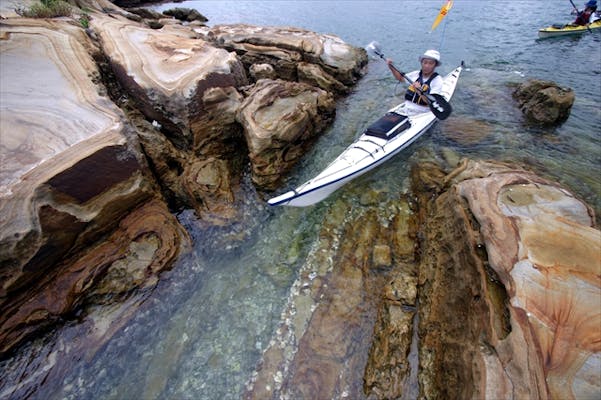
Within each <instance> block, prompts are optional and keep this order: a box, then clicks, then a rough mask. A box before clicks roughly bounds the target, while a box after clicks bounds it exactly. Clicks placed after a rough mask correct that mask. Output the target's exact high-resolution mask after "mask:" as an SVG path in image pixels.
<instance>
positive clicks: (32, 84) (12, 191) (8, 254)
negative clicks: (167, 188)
mask: <svg viewBox="0 0 601 400" xmlns="http://www.w3.org/2000/svg"><path fill="white" fill-rule="evenodd" d="M97 52H98V49H97V48H96V47H95V46H94V44H93V43H92V42H91V41H90V40H89V38H88V36H87V35H86V33H85V31H84V30H83V29H81V28H79V27H77V26H75V25H72V24H70V23H68V22H64V21H44V20H20V19H13V20H5V21H4V20H3V22H2V24H1V25H0V54H1V57H0V69H1V70H2V74H1V77H0V79H1V84H0V112H1V115H2V118H1V119H0V121H1V122H0V123H1V127H0V132H1V136H0V156H1V160H0V161H1V168H0V216H1V218H0V278H1V279H0V308H1V309H2V312H1V313H0V314H1V315H2V317H1V319H0V338H1V340H0V342H1V343H2V346H1V348H0V353H4V352H6V351H8V350H9V349H10V348H11V347H13V346H15V345H16V344H18V342H19V341H21V340H22V339H24V338H26V337H27V336H28V335H30V334H31V333H33V332H35V331H36V330H38V329H39V328H40V327H42V326H45V325H47V324H48V323H51V322H53V321H56V320H57V319H60V318H61V316H63V315H64V314H67V313H70V312H72V311H73V310H74V308H75V307H78V306H79V305H80V304H81V302H82V298H83V297H85V296H86V292H88V291H89V290H91V289H92V288H93V287H94V285H95V284H96V283H98V282H99V280H100V279H101V276H102V273H103V271H106V269H107V266H108V265H113V264H114V263H115V262H116V260H115V259H114V258H111V257H113V256H115V255H116V254H118V253H119V252H120V253H121V255H122V256H123V255H124V254H125V253H126V252H127V249H128V248H131V246H134V247H135V246H137V245H140V246H141V247H140V248H144V249H145V250H144V252H145V254H148V255H149V258H148V259H147V260H146V261H147V262H148V263H147V264H145V265H146V267H147V268H148V270H149V271H152V273H151V275H152V274H154V273H155V272H156V271H158V270H160V269H163V268H166V267H168V266H170V265H171V264H172V263H173V261H174V258H175V257H174V254H171V255H170V256H162V255H159V253H160V252H166V253H169V252H175V253H179V251H180V242H183V241H185V238H186V235H185V233H184V232H183V231H181V230H178V228H177V226H178V223H177V221H175V220H174V218H173V217H171V216H169V217H167V216H165V215H164V214H165V213H166V208H165V206H164V205H163V208H164V210H163V216H164V218H163V220H162V224H163V223H164V224H166V225H165V228H161V229H158V227H154V228H153V224H152V217H151V216H148V218H147V220H146V222H142V221H139V220H138V222H136V224H139V225H137V226H138V228H139V229H141V230H143V228H140V226H146V227H147V228H148V235H150V236H144V235H142V236H144V237H142V236H136V235H134V236H131V237H130V236H127V235H125V236H123V237H122V238H121V239H120V240H119V245H118V246H117V247H118V248H119V249H120V250H116V251H115V252H110V251H107V252H103V251H101V247H98V246H97V243H98V241H99V240H102V238H104V237H105V236H106V235H110V234H111V232H113V231H114V230H115V229H118V227H119V224H121V226H123V224H125V223H126V222H125V221H129V220H128V219H127V218H128V215H130V218H134V217H132V216H131V214H130V213H131V212H132V210H135V209H138V207H140V206H141V205H142V204H148V202H149V201H150V200H151V199H153V198H156V188H155V186H154V184H153V183H151V180H150V179H149V174H148V171H147V166H146V163H145V160H144V159H143V157H142V156H141V153H140V151H139V148H138V142H137V140H136V136H135V134H134V132H133V127H132V126H131V125H130V124H129V123H128V122H127V120H126V118H125V116H124V114H123V113H122V111H121V110H120V109H119V108H117V107H116V105H115V104H114V103H113V102H111V100H110V99H109V98H108V97H107V96H105V95H103V94H102V93H105V89H104V87H103V86H99V85H98V84H97V83H95V82H98V81H99V80H100V79H99V71H98V69H97V66H96V63H95V62H94V60H93V58H92V55H93V54H96V53H97ZM155 211H156V210H155ZM149 212H150V211H149ZM124 218H125V219H124ZM169 218H171V219H169ZM145 223H146V224H147V225H144V224H145ZM168 226H171V227H173V229H175V230H176V231H177V234H175V235H173V236H177V239H174V238H173V236H172V238H171V239H168V237H167V236H168V233H166V231H165V230H163V229H166V228H167V227H168ZM155 228H156V229H155ZM151 236H152V239H151V238H150V237H151ZM134 242H135V243H134ZM144 243H146V244H144ZM106 245H107V246H109V247H110V245H111V244H110V241H109V243H108V244H106ZM113 245H115V243H113ZM95 246H96V247H95ZM153 246H154V247H153ZM84 251H87V252H89V253H88V254H89V256H88V258H87V259H86V260H87V261H86V262H84V263H82V264H77V261H75V260H76V259H78V257H81V254H82V252H84ZM151 255H152V256H151ZM132 263H133V262H132ZM132 263H129V265H130V266H131V265H132ZM142 265H144V262H143V261H141V264H137V268H141V266H142ZM124 268H125V269H128V268H126V267H124ZM132 274H134V273H133V272H132ZM136 275H137V276H138V277H139V279H137V280H134V281H133V282H134V283H133V285H132V286H144V285H145V283H144V282H146V280H147V279H146V278H148V279H150V278H149V276H150V275H147V274H145V273H136ZM153 279H156V278H153Z"/></svg>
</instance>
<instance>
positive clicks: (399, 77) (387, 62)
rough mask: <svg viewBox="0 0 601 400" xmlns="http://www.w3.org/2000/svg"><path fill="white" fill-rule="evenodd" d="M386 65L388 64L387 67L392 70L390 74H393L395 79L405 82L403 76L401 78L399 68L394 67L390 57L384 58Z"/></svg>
mask: <svg viewBox="0 0 601 400" xmlns="http://www.w3.org/2000/svg"><path fill="white" fill-rule="evenodd" d="M386 65H388V68H389V69H390V71H391V72H392V75H394V77H395V78H396V79H397V80H399V81H401V82H405V78H403V75H401V73H400V72H399V70H398V69H396V68H395V67H394V64H393V63H392V60H391V59H390V58H389V59H387V60H386Z"/></svg>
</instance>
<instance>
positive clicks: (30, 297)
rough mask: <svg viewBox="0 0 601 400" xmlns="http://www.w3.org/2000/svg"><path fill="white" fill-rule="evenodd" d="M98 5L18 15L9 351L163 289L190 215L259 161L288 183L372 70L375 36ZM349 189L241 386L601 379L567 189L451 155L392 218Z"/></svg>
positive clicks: (6, 44) (218, 200) (4, 349)
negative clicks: (356, 204)
mask: <svg viewBox="0 0 601 400" xmlns="http://www.w3.org/2000/svg"><path fill="white" fill-rule="evenodd" d="M83 3H85V7H87V8H86V10H87V11H86V15H88V17H89V26H87V27H84V26H82V25H81V23H80V22H79V16H80V15H79V14H77V13H76V14H75V15H74V16H73V17H71V18H59V19H51V20H41V19H26V18H20V17H18V16H17V15H16V14H11V13H5V11H4V10H2V14H0V15H1V16H2V18H3V19H1V20H0V54H1V56H2V57H1V58H0V66H1V67H2V71H3V76H2V88H1V92H2V93H1V95H2V104H0V107H2V121H1V122H2V132H1V135H2V138H1V139H2V141H1V143H0V144H1V149H0V150H1V151H2V153H1V155H2V160H1V162H2V170H0V216H1V219H0V232H1V233H0V276H1V277H2V279H1V282H2V287H1V288H0V309H1V310H2V312H1V313H0V315H1V316H0V343H1V344H2V345H1V347H0V358H6V357H10V356H11V354H12V353H13V352H15V351H18V349H19V346H20V345H21V344H22V343H24V342H25V341H26V340H28V339H29V338H31V337H35V336H36V335H37V334H39V332H42V331H43V330H44V329H51V328H52V327H53V326H54V325H55V324H57V323H62V321H64V320H65V319H68V318H69V316H70V315H73V314H76V313H78V312H79V311H78V310H81V309H82V308H83V307H85V306H90V305H108V304H111V303H119V302H122V301H124V299H127V298H128V296H129V295H130V294H131V293H133V292H136V291H144V290H148V289H150V288H152V287H154V285H156V283H157V281H158V280H159V276H160V274H161V272H162V271H164V270H166V269H169V268H172V266H173V265H174V263H175V261H176V260H177V259H178V258H179V257H181V256H182V255H183V254H186V252H188V250H189V249H190V247H191V242H192V239H191V238H190V237H189V235H188V233H187V232H186V230H185V229H184V228H183V227H182V226H181V225H180V223H179V222H178V220H177V219H176V218H175V217H174V215H173V213H174V212H175V211H177V210H180V209H191V210H194V212H195V213H196V215H197V217H198V218H199V219H200V220H201V221H203V223H205V224H208V225H213V226H216V227H227V226H228V225H230V224H232V223H233V222H235V221H236V220H237V219H239V218H240V214H239V213H240V204H241V202H243V201H244V196H246V195H247V194H245V192H244V188H243V187H242V186H243V183H242V177H243V175H244V173H245V168H246V166H247V165H249V166H250V167H249V168H250V172H249V174H250V177H251V181H252V184H253V186H254V188H255V189H256V191H258V193H259V194H258V195H260V194H261V192H263V191H267V192H268V191H270V190H273V189H275V188H277V187H278V184H279V183H280V182H281V179H282V178H283V177H284V176H285V175H286V173H287V172H288V171H290V169H291V168H292V167H293V166H294V165H295V164H296V162H297V161H298V160H299V159H300V157H301V156H302V155H303V154H304V153H305V152H306V150H307V149H308V148H309V147H310V146H311V145H312V144H313V142H314V140H315V139H316V138H317V137H318V136H319V134H320V133H321V132H323V130H324V129H325V128H326V127H327V126H328V125H329V124H331V122H332V121H333V119H334V117H335V107H336V100H337V99H339V98H341V97H342V96H344V95H346V94H347V93H349V91H350V90H351V88H352V87H353V86H354V84H355V83H357V81H358V80H359V79H360V78H361V77H362V75H363V74H364V73H365V66H366V64H367V57H366V54H365V52H364V50H362V49H358V48H354V47H352V46H350V45H348V44H346V43H344V42H343V41H342V40H340V39H339V38H338V37H336V36H332V35H320V34H316V33H314V32H310V31H306V30H303V29H298V28H291V27H286V28H283V27H282V28H274V27H257V26H250V25H244V24H238V25H221V26H214V27H208V26H206V25H205V24H204V22H203V21H202V19H201V18H200V19H199V18H198V17H195V18H194V19H195V21H196V22H194V21H193V22H190V21H186V22H185V23H183V22H182V21H181V20H182V19H187V17H181V18H180V19H178V18H168V17H167V16H161V15H149V16H147V18H145V17H144V16H143V15H145V14H144V13H142V12H139V13H135V14H134V13H132V12H130V11H126V10H123V9H121V8H119V7H117V6H115V5H114V4H112V3H110V2H108V1H106V0H99V1H94V2H81V1H79V2H77V4H78V5H79V7H81V8H83V7H84V4H83ZM81 13H82V14H83V12H81ZM141 15H142V16H141ZM544 88H545V90H546V92H545V93H548V92H549V90H548V89H547V88H548V85H547V83H545V85H544ZM556 92H557V93H558V94H557V95H556V96H558V97H559V98H560V99H561V102H562V104H568V106H567V110H568V111H567V114H566V111H565V109H566V107H564V108H563V109H562V110H563V111H557V112H537V111H534V112H529V113H528V112H526V111H525V113H527V114H528V115H529V116H530V117H532V118H535V117H537V116H540V115H542V114H544V117H548V116H549V115H550V117H551V118H558V119H559V120H564V119H565V118H567V115H569V107H570V106H571V103H572V102H573V93H570V92H566V91H556ZM520 93H521V94H522V95H523V94H524V93H526V94H530V95H531V97H532V93H528V91H527V90H521V92H520ZM551 95H555V94H553V93H552V94H551ZM546 99H547V98H546V97H545V98H543V99H541V98H540V96H539V97H538V98H537V99H536V101H535V102H534V101H531V102H528V101H527V100H520V103H521V104H522V105H528V104H532V103H537V104H538V105H536V104H535V105H534V107H540V104H542V107H543V108H544V107H547V110H548V105H545V104H546V103H547V101H546ZM40 138H44V139H43V140H41V139H40ZM253 195H257V194H256V192H253ZM367 197H368V196H367ZM367 197H366V198H365V202H367V203H370V199H369V198H367ZM338 206H339V207H337V205H334V206H333V208H332V210H331V211H330V214H329V215H328V216H327V218H326V220H325V221H324V227H323V228H322V233H321V234H320V237H321V240H322V244H321V246H322V247H321V248H322V249H323V252H320V251H319V250H318V251H316V252H315V254H314V255H313V256H312V257H313V259H311V260H308V261H307V263H312V264H313V265H314V266H317V267H318V269H321V270H320V271H319V274H318V275H317V276H318V277H317V279H315V277H311V276H310V273H309V272H310V271H309V270H307V271H304V272H302V273H301V281H299V282H298V284H299V285H300V286H299V287H296V289H295V288H294V287H293V288H292V289H291V295H290V299H289V307H288V308H287V309H286V310H284V311H283V315H282V321H286V322H285V323H283V324H282V326H281V327H280V329H278V334H277V336H276V337H275V338H274V340H273V341H272V343H271V344H270V346H269V347H268V348H267V349H265V351H264V353H263V357H262V360H261V362H260V363H259V365H258V366H257V371H256V373H255V374H253V376H252V378H251V379H250V381H249V382H248V385H247V390H246V392H245V393H244V397H245V398H249V399H251V398H253V399H254V398H256V399H265V398H273V399H276V398H282V397H287V396H288V397H290V398H311V397H313V398H346V397H349V396H350V398H355V397H359V398H361V397H365V398H370V399H384V398H407V396H411V397H412V398H540V399H545V398H588V397H591V396H593V397H594V396H596V395H597V394H599V393H600V392H601V379H600V378H599V376H598V374H596V372H598V370H599V367H600V365H601V364H600V360H601V357H600V354H601V349H599V347H598V346H599V343H600V342H601V338H600V334H601V333H600V332H599V329H598V327H599V324H601V313H600V311H599V309H598V304H599V303H600V302H601V283H600V282H599V276H600V273H601V260H600V259H599V249H601V234H600V231H599V230H598V227H597V223H596V219H595V215H594V212H593V210H592V209H591V208H590V207H589V206H588V205H586V204H585V203H583V202H582V201H580V200H579V199H578V198H577V197H575V196H574V195H573V194H571V193H570V192H569V191H568V190H566V189H565V188H562V187H561V186H559V185H558V184H557V183H554V182H550V181H547V180H545V179H542V178H540V177H538V176H536V175H535V174H533V173H531V172H529V171H528V170H527V168H523V167H518V166H512V165H506V164H501V163H497V162H489V161H476V160H461V162H456V161H452V160H448V163H447V165H444V166H440V165H435V164H429V163H421V164H419V165H417V166H415V167H414V169H413V172H412V193H411V195H410V196H400V199H399V200H398V202H395V203H394V204H386V205H385V208H386V212H387V218H388V221H389V222H387V223H386V224H382V223H381V222H380V221H379V220H378V214H377V213H376V212H371V211H368V212H366V213H365V214H362V215H359V216H357V217H356V218H354V219H352V220H346V219H344V220H343V218H342V217H343V216H344V211H343V210H344V207H345V205H344V204H339V205H338ZM334 225H335V226H337V227H341V228H340V229H336V230H334V229H331V228H332V226H334ZM338 231H340V232H342V233H340V235H341V236H336V235H338V233H336V234H335V233H334V232H338ZM326 255H327V258H326ZM357 293H371V296H369V297H368V298H360V296H357ZM418 305H419V306H418ZM318 306H319V307H318ZM135 307H136V305H135V304H134V305H131V307H130V309H129V310H127V311H126V312H123V313H122V316H121V318H120V320H119V322H118V323H115V325H114V326H113V327H112V328H111V329H108V330H107V331H106V333H105V334H104V336H102V338H95V340H96V341H97V342H98V343H97V344H96V346H97V347H96V348H99V347H100V346H101V344H102V342H103V341H105V340H108V338H110V335H111V333H112V332H114V331H115V329H118V327H119V326H120V323H123V321H125V320H126V319H127V318H128V316H130V315H131V314H132V313H133V312H135ZM372 310H377V312H375V313H373V312H372ZM417 337H419V339H418V340H419V348H418V349H417V350H416V351H417V353H419V371H417V365H410V363H411V361H410V358H409V354H410V353H411V351H412V350H411V345H412V343H415V342H416V340H417V339H416V338H417ZM359 342H360V343H362V345H358V344H357V343H359ZM362 348H369V349H370V350H369V352H368V353H367V352H362V351H361V349H362ZM412 357H417V355H415V354H414V355H413V356H412ZM418 383H419V393H417V392H415V393H412V394H408V392H409V391H415V390H417V389H416V385H417V384H418ZM3 390H4V389H3V388H2V387H1V386H0V393H3ZM13 393H19V391H15V392H13Z"/></svg>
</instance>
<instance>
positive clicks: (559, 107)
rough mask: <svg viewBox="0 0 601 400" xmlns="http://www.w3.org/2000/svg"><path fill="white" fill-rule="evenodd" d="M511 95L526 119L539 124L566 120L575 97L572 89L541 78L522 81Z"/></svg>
mask: <svg viewBox="0 0 601 400" xmlns="http://www.w3.org/2000/svg"><path fill="white" fill-rule="evenodd" d="M513 97H514V98H515V99H516V100H517V101H518V103H519V104H520V107H521V110H522V112H523V113H524V115H525V116H526V118H527V119H528V121H530V122H533V123H536V124H541V125H556V124H560V123H562V122H564V121H565V120H567V119H568V117H569V116H570V110H571V109H572V105H573V104H574V99H575V95H574V91H573V90H572V89H570V88H562V87H560V86H558V85H557V84H556V83H554V82H549V81H542V80H530V81H528V82H525V83H522V84H521V85H519V86H518V87H517V88H516V89H515V91H514V92H513Z"/></svg>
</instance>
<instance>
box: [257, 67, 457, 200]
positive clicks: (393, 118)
mask: <svg viewBox="0 0 601 400" xmlns="http://www.w3.org/2000/svg"><path fill="white" fill-rule="evenodd" d="M462 69H463V67H462V66H459V67H457V68H455V69H454V70H453V71H452V72H451V73H449V74H448V75H446V76H445V77H444V78H443V80H444V84H443V90H442V92H441V93H440V94H441V95H442V97H444V98H445V100H447V101H449V100H450V99H451V97H452V96H453V93H454V92H455V87H456V86H457V81H458V80H459V75H460V74H461V71H462ZM406 114H408V113H406V112H404V103H401V104H400V105H398V106H396V107H394V108H392V109H390V110H389V111H388V112H387V113H386V114H385V115H384V116H383V117H382V118H380V119H379V120H378V121H376V122H375V123H373V124H372V125H370V127H368V128H367V129H366V130H365V131H364V132H363V133H362V134H361V136H360V137H359V138H358V139H357V140H355V141H354V142H353V143H352V144H351V145H350V146H349V147H347V148H346V150H344V152H342V154H340V155H339V156H338V157H337V158H336V159H335V160H334V161H333V162H332V163H331V164H330V165H328V166H327V167H326V168H325V169H324V170H323V171H322V172H321V173H320V174H319V175H317V176H316V177H315V178H313V179H311V180H309V181H307V182H305V183H303V184H302V185H300V186H299V187H297V188H296V189H294V190H290V191H288V192H286V193H284V194H282V195H280V196H277V197H274V198H272V199H269V200H268V201H267V202H268V203H269V204H270V205H272V206H278V205H285V206H294V207H306V206H310V205H313V204H315V203H318V202H320V201H322V200H323V199H325V198H326V197H328V196H329V195H330V194H332V193H333V192H334V191H336V190H337V189H339V188H340V187H342V186H343V185H344V184H346V183H347V182H349V181H351V180H353V179H355V178H357V177H358V176H360V175H362V174H364V173H366V172H367V171H369V170H371V169H373V168H375V167H377V166H378V165H380V164H382V163H384V162H385V161H387V160H389V159H390V158H391V157H392V156H394V155H395V154H397V153H399V152H400V151H401V150H403V149H404V148H406V147H407V146H409V145H410V144H411V143H413V142H414V141H415V140H416V139H417V138H419V137H420V136H421V135H422V134H423V133H425V132H426V131H427V130H428V129H429V128H430V127H431V126H432V125H433V124H434V123H435V122H436V121H437V119H436V117H435V116H434V114H433V113H432V112H431V111H428V112H425V113H421V114H414V115H409V116H407V115H406Z"/></svg>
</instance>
